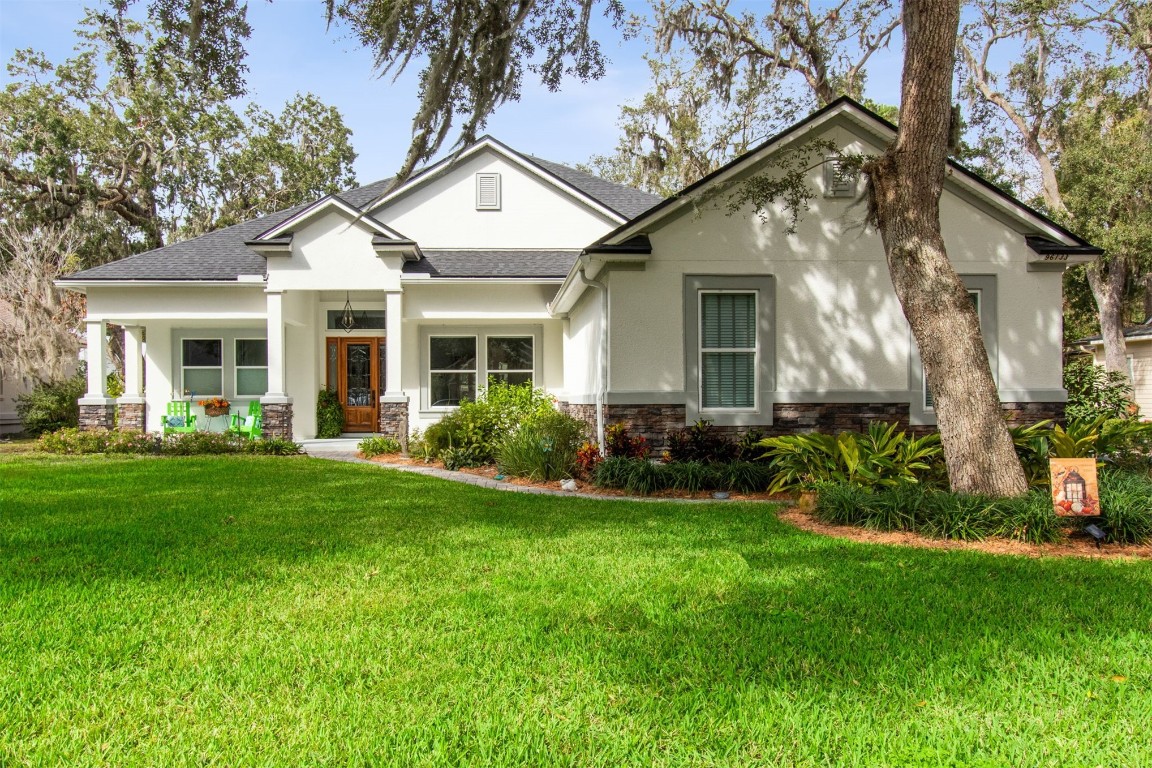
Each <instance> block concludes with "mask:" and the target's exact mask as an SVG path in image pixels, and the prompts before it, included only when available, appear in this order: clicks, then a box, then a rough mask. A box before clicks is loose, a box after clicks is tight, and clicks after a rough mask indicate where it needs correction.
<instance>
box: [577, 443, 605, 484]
mask: <svg viewBox="0 0 1152 768" xmlns="http://www.w3.org/2000/svg"><path fill="white" fill-rule="evenodd" d="M603 460H604V457H603V456H601V455H600V446H599V445H597V444H596V443H588V442H586V443H584V444H583V445H581V446H580V450H578V451H576V469H577V471H579V473H580V475H581V476H582V477H589V478H590V477H592V476H593V475H594V474H595V472H596V467H597V466H599V465H600V462H602V461H603Z"/></svg>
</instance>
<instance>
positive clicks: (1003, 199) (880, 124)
mask: <svg viewBox="0 0 1152 768" xmlns="http://www.w3.org/2000/svg"><path fill="white" fill-rule="evenodd" d="M838 118H846V120H847V122H849V123H851V124H852V125H854V126H855V127H856V128H857V129H858V130H862V131H864V132H866V133H868V134H871V136H873V137H875V138H878V139H880V140H881V141H882V143H884V144H887V143H889V142H891V141H893V140H894V139H895V137H896V131H897V128H896V126H895V125H893V124H892V123H890V122H888V121H887V120H885V119H884V118H882V117H880V116H879V115H877V114H876V113H875V112H873V111H872V110H870V109H868V108H867V107H865V106H864V105H862V104H860V103H859V102H857V101H855V100H853V99H851V98H849V97H847V96H842V97H840V98H839V99H837V100H836V101H834V102H832V103H831V104H829V105H827V106H826V107H824V108H823V109H820V110H817V111H816V112H814V113H812V114H811V115H809V116H808V117H806V118H805V119H803V120H801V121H799V122H797V123H795V124H793V125H792V126H790V127H788V128H785V129H784V130H783V131H781V132H780V133H778V134H776V135H775V136H773V137H771V138H769V139H767V140H766V141H764V142H763V143H761V144H760V145H759V146H757V147H755V148H753V149H751V150H749V151H748V152H745V153H744V154H743V155H741V156H740V157H737V158H735V159H734V160H732V161H731V162H729V163H727V164H726V165H724V166H722V167H721V168H718V169H717V170H715V171H713V172H712V173H710V174H708V175H707V176H705V177H703V178H702V179H700V180H699V181H697V182H695V183H693V184H690V185H688V186H687V187H685V188H684V189H682V190H681V191H680V192H678V193H676V194H675V195H672V196H671V197H669V198H667V199H665V200H663V201H662V202H660V203H658V204H657V205H655V206H653V207H652V208H650V209H648V210H647V211H645V212H644V213H642V214H641V215H640V216H637V217H635V218H633V219H632V220H630V221H628V222H626V223H625V224H623V225H621V226H619V227H617V228H616V229H615V230H613V231H612V232H610V233H608V234H607V235H605V236H604V237H602V238H600V240H598V241H597V242H596V243H595V244H594V246H600V245H605V244H617V243H620V242H624V241H626V240H628V239H630V238H632V237H635V236H636V235H638V234H642V233H645V232H650V231H651V230H652V229H653V228H655V227H658V226H660V222H661V221H663V220H664V219H666V218H667V217H668V216H671V215H674V214H676V213H678V212H679V211H681V210H682V209H683V208H684V207H685V206H688V205H691V204H692V203H693V202H694V201H697V200H699V199H700V197H701V196H702V195H705V194H707V193H708V191H709V190H710V189H711V188H712V187H715V186H717V185H719V184H723V183H726V182H729V181H731V180H733V179H734V178H735V177H737V176H739V175H740V174H741V173H745V172H747V171H748V170H749V169H750V168H751V167H752V166H755V165H756V164H758V163H761V162H763V161H765V160H766V159H767V158H768V157H770V156H771V155H772V154H774V153H775V152H777V151H779V150H780V149H782V148H784V147H785V146H787V145H789V144H792V143H793V142H796V141H798V140H800V139H802V138H803V137H804V136H806V135H808V134H810V133H813V132H815V131H817V130H819V129H821V128H822V127H824V126H825V125H827V124H828V123H830V122H832V121H833V120H836V119H838ZM948 167H949V171H950V173H949V177H948V182H949V183H951V184H953V185H956V186H957V187H959V188H960V189H962V190H963V191H965V192H966V193H968V194H970V195H972V196H974V197H976V198H979V199H980V200H982V201H983V202H985V203H987V204H988V205H989V206H990V207H992V208H994V209H996V210H998V211H999V212H1001V213H1002V214H1004V215H1006V216H1008V217H1009V218H1011V219H1014V220H1015V221H1017V222H1019V224H1020V225H1021V228H1022V229H1026V230H1031V231H1032V232H1033V233H1035V234H1036V235H1039V236H1041V237H1042V238H1044V239H1046V240H1047V241H1049V243H1050V244H1049V245H1048V246H1047V248H1048V250H1047V253H1054V252H1055V251H1054V250H1053V245H1054V246H1055V247H1057V248H1058V247H1061V246H1066V247H1067V248H1069V249H1070V250H1068V251H1061V252H1067V253H1073V252H1074V253H1077V254H1080V255H1096V254H1099V253H1100V252H1101V251H1100V249H1098V248H1095V247H1094V246H1092V245H1091V244H1090V243H1088V242H1087V241H1086V240H1084V239H1082V238H1080V237H1079V236H1077V235H1076V234H1074V233H1072V232H1071V231H1069V230H1067V229H1065V228H1064V227H1062V226H1061V225H1059V224H1057V223H1056V222H1055V221H1053V220H1052V219H1050V218H1048V217H1047V216H1045V215H1044V214H1042V213H1040V212H1039V211H1037V210H1035V209H1034V208H1031V207H1030V206H1028V205H1025V204H1024V203H1022V202H1020V201H1019V200H1017V199H1016V198H1015V197H1013V196H1012V195H1010V194H1008V193H1007V192H1005V191H1004V190H1002V189H1000V188H999V187H997V186H995V185H993V184H991V183H990V182H988V181H986V180H985V179H983V178H982V177H981V176H979V175H978V174H976V173H974V172H972V171H971V170H969V169H968V168H966V167H965V166H964V165H962V164H961V163H958V162H956V161H955V160H951V159H949V160H948Z"/></svg>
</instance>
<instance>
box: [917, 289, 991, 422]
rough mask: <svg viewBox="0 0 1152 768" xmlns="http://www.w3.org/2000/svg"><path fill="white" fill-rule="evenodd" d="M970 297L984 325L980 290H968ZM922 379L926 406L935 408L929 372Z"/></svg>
mask: <svg viewBox="0 0 1152 768" xmlns="http://www.w3.org/2000/svg"><path fill="white" fill-rule="evenodd" d="M968 298H970V299H971V300H972V306H973V307H975V308H976V317H977V318H978V319H979V320H980V325H984V319H983V318H982V317H980V291H968ZM922 379H923V381H924V408H925V409H926V410H934V408H935V406H934V405H933V400H932V390H930V389H928V376H927V374H924V376H923V377H922Z"/></svg>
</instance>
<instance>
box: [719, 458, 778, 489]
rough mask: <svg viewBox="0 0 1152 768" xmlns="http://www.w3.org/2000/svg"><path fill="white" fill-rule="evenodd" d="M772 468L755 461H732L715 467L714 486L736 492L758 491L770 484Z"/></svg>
mask: <svg viewBox="0 0 1152 768" xmlns="http://www.w3.org/2000/svg"><path fill="white" fill-rule="evenodd" d="M772 477H773V475H772V470H771V468H769V467H768V465H767V464H765V463H763V462H755V461H733V462H730V463H728V464H721V465H719V466H717V467H716V487H717V488H718V489H719V490H723V491H736V492H737V493H759V492H761V491H766V490H768V486H769V485H771V484H772Z"/></svg>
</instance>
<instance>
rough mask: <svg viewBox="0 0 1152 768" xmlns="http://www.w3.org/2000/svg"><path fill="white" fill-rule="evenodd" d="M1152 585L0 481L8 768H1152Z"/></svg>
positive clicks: (1010, 567) (414, 491) (243, 497)
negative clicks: (335, 767)
mask: <svg viewBox="0 0 1152 768" xmlns="http://www.w3.org/2000/svg"><path fill="white" fill-rule="evenodd" d="M1149 722H1152V563H1148V562H1137V561H1126V560H1121V561H1088V560H1056V559H1039V560H1034V559H1026V558H1016V557H997V556H992V555H986V554H981V553H974V552H956V551H936V550H912V549H903V548H885V547H875V546H868V545H863V544H855V543H849V542H842V541H836V540H831V539H824V538H820V537H816V536H812V535H809V534H805V533H802V532H799V531H796V530H794V529H791V528H789V527H787V526H785V525H783V524H781V523H779V522H778V521H777V520H776V519H775V517H774V515H773V514H772V512H771V508H770V507H768V506H766V505H754V504H737V503H719V504H674V503H661V502H620V501H595V500H585V499H572V498H562V497H538V496H528V495H520V494H508V493H500V492H496V491H486V490H483V489H479V488H474V487H471V486H463V485H457V484H451V483H447V482H443V481H437V480H434V479H429V478H424V477H421V476H416V475H410V474H403V473H399V472H394V471H390V470H382V469H378V468H376V467H366V466H360V465H346V464H336V463H331V462H324V461H321V460H315V459H309V458H303V457H301V458H288V459H285V458H265V457H213V458H181V459H162V458H161V459H156V458H118V459H102V458H61V457H44V456H42V455H38V454H32V455H20V456H16V455H4V456H0V765H24V764H29V765H58V764H69V765H116V766H134V765H165V766H168V765H173V766H179V765H191V764H196V765H296V764H309V765H311V764H340V765H420V766H423V765H517V766H519V765H574V766H575V765H579V766H588V765H592V766H596V765H604V766H619V765H642V766H650V765H707V766H712V765H733V766H744V765H773V766H775V765H783V766H792V765H837V766H840V765H848V766H851V765H860V766H864V765H867V766H880V765H901V766H905V765H923V766H938V765H965V766H967V765H978V766H999V765H1014V766H1033V765H1036V766H1039V765H1109V766H1140V765H1147V764H1149V763H1150V762H1152V741H1150V740H1149V739H1148V734H1147V727H1148V724H1149Z"/></svg>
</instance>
